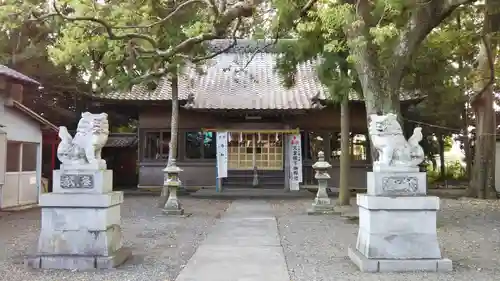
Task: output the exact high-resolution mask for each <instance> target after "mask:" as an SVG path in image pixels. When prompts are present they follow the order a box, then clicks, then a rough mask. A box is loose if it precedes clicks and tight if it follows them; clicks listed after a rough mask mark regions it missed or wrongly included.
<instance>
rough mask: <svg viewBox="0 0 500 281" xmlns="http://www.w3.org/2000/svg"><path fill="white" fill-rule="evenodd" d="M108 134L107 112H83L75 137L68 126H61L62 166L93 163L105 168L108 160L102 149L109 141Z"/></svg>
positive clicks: (60, 148) (58, 151)
mask: <svg viewBox="0 0 500 281" xmlns="http://www.w3.org/2000/svg"><path fill="white" fill-rule="evenodd" d="M108 135H109V124H108V115H107V114H106V113H100V114H92V113H90V112H84V113H82V118H81V119H80V121H79V122H78V126H77V128H76V134H75V137H74V138H72V137H71V135H70V134H69V132H68V129H67V128H66V127H64V126H61V127H59V138H61V142H60V143H59V146H58V147H57V158H58V159H59V161H61V163H62V164H63V166H62V167H66V168H68V167H72V168H78V166H82V165H83V166H88V165H89V164H91V165H92V166H93V167H96V168H103V167H104V168H105V166H106V161H104V160H103V159H101V150H102V148H103V147H104V145H105V144H106V142H107V141H108Z"/></svg>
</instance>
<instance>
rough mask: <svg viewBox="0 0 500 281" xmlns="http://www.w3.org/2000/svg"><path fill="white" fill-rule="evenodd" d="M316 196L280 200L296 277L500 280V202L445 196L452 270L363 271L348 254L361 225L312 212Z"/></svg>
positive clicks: (445, 247) (441, 229) (442, 232)
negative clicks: (427, 271)
mask: <svg viewBox="0 0 500 281" xmlns="http://www.w3.org/2000/svg"><path fill="white" fill-rule="evenodd" d="M311 203H312V201H311V200H304V199H301V200H293V201H291V200H286V201H274V202H273V206H274V209H275V212H276V216H277V218H278V228H279V230H280V234H281V240H282V245H283V248H284V251H285V256H286V260H287V264H288V270H289V273H290V279H291V280H292V281H320V280H335V281H344V280H353V281H354V280H356V281H365V280H366V281H375V280H382V281H403V280H405V281H413V280H415V281H416V280H419V281H428V280H450V281H451V280H453V281H461V280H464V281H472V280H474V281H483V280H499V278H500V277H498V270H499V269H500V261H499V259H500V254H499V247H500V232H499V230H500V201H484V200H482V201H480V200H465V199H460V200H453V199H443V200H442V201H441V210H440V212H439V218H438V233H439V240H440V246H441V249H442V252H443V254H444V256H445V257H447V258H450V259H451V260H452V261H453V262H454V271H453V272H452V273H422V272H419V273H399V274H387V273H377V274H369V273H361V272H360V271H359V270H358V269H357V267H355V266H354V264H353V263H351V261H350V260H349V258H348V257H347V247H348V246H349V245H351V244H355V242H356V236H357V230H358V225H357V223H353V222H352V221H347V220H345V219H343V218H340V217H339V216H308V215H306V214H305V210H306V209H307V208H308V207H309V206H310V204H311Z"/></svg>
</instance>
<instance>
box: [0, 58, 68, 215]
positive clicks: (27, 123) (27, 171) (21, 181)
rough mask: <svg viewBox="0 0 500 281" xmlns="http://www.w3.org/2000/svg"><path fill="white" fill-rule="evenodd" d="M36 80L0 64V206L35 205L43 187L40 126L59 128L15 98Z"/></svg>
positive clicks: (19, 206) (4, 207) (23, 206)
mask: <svg viewBox="0 0 500 281" xmlns="http://www.w3.org/2000/svg"><path fill="white" fill-rule="evenodd" d="M29 86H31V87H32V86H36V87H38V86H39V84H38V82H36V81H34V80H33V79H31V78H29V77H26V76H24V75H22V74H21V73H19V72H16V71H14V70H12V69H9V68H6V67H4V66H0V130H1V131H0V209H12V208H13V209H17V208H26V207H29V206H34V205H36V204H38V197H39V194H40V191H41V189H42V176H41V173H42V140H43V137H42V129H46V128H50V129H51V130H55V131H57V130H58V128H57V127H56V126H55V125H53V124H51V123H50V122H49V121H47V120H46V119H44V118H43V117H41V116H40V115H38V114H36V113H35V112H34V111H32V110H30V109H29V108H27V107H26V106H24V105H23V104H22V103H20V102H19V101H17V100H16V97H19V96H22V92H23V89H24V87H29Z"/></svg>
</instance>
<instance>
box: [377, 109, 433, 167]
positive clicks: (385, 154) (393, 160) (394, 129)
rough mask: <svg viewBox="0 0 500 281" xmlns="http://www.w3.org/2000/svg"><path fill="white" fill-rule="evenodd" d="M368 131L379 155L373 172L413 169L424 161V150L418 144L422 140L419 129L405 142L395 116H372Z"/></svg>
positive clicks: (391, 114)
mask: <svg viewBox="0 0 500 281" xmlns="http://www.w3.org/2000/svg"><path fill="white" fill-rule="evenodd" d="M368 131H369V134H370V138H371V141H372V143H373V146H374V148H375V149H376V150H377V152H378V154H379V157H378V160H377V161H375V162H374V170H380V169H383V170H391V169H392V170H394V169H398V168H399V169H408V168H409V169H411V168H414V169H415V168H418V165H419V164H420V163H422V162H423V161H424V157H425V155H424V150H423V149H422V147H421V146H420V144H419V142H420V141H421V140H422V138H423V136H422V128H421V127H416V128H415V129H414V130H413V135H412V136H411V137H410V138H409V139H408V141H407V140H406V139H405V137H404V135H403V130H402V128H401V125H400V124H399V122H398V117H397V115H396V114H393V113H389V114H386V115H377V114H372V115H370V122H369V126H368Z"/></svg>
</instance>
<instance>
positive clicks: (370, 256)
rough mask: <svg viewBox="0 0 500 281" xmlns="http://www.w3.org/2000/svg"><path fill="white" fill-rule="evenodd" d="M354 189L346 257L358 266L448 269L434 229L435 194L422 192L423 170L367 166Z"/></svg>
mask: <svg viewBox="0 0 500 281" xmlns="http://www.w3.org/2000/svg"><path fill="white" fill-rule="evenodd" d="M367 178H368V183H367V184H368V190H367V194H358V195H357V204H358V206H359V232H358V239H357V243H356V247H355V248H352V247H349V257H350V258H351V260H352V261H353V262H354V263H355V264H356V265H357V266H358V267H359V268H360V269H361V271H364V272H391V271H392V272H404V271H451V270H452V262H451V261H450V260H448V259H443V258H442V255H441V250H440V249H439V243H438V238H437V232H436V214H437V211H438V210H439V198H438V197H434V196H426V174H425V173H420V172H369V173H368V177H367Z"/></svg>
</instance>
